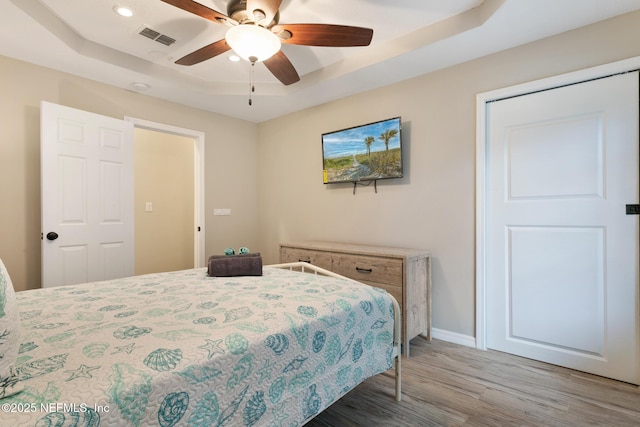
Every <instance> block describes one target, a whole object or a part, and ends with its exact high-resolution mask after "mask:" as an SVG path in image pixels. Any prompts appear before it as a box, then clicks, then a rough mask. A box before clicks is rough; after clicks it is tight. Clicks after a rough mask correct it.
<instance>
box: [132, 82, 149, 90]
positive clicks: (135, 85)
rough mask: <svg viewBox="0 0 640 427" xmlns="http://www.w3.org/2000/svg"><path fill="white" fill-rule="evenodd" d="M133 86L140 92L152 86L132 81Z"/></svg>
mask: <svg viewBox="0 0 640 427" xmlns="http://www.w3.org/2000/svg"><path fill="white" fill-rule="evenodd" d="M131 86H133V88H134V89H135V90H137V91H139V92H144V91H145V90H148V89H149V88H150V87H151V86H149V85H148V84H146V83H142V82H133V83H131Z"/></svg>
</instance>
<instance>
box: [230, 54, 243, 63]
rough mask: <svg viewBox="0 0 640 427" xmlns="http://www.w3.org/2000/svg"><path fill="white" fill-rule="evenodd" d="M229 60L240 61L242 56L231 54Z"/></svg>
mask: <svg viewBox="0 0 640 427" xmlns="http://www.w3.org/2000/svg"><path fill="white" fill-rule="evenodd" d="M229 61H231V62H238V61H240V57H239V56H238V55H231V56H230V57H229Z"/></svg>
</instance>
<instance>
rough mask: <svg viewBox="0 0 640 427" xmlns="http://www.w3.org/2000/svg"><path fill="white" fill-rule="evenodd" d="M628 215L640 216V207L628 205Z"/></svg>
mask: <svg viewBox="0 0 640 427" xmlns="http://www.w3.org/2000/svg"><path fill="white" fill-rule="evenodd" d="M627 215H640V205H627Z"/></svg>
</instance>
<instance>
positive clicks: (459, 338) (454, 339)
mask: <svg viewBox="0 0 640 427" xmlns="http://www.w3.org/2000/svg"><path fill="white" fill-rule="evenodd" d="M431 336H432V337H433V338H435V339H438V340H442V341H447V342H451V343H454V344H460V345H464V346H466V347H473V348H476V338H475V337H471V336H469V335H463V334H459V333H457V332H450V331H445V330H443V329H438V328H431Z"/></svg>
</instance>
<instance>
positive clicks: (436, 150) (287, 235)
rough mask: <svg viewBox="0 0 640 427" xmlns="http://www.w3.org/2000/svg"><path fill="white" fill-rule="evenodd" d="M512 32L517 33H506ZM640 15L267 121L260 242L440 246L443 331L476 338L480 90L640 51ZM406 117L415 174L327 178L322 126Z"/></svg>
mask: <svg viewBox="0 0 640 427" xmlns="http://www.w3.org/2000/svg"><path fill="white" fill-rule="evenodd" d="M505 36H508V35H505ZM639 40H640V13H633V14H628V15H625V16H622V17H619V18H616V19H613V20H610V21H606V22H603V23H600V24H596V25H593V26H590V27H586V28H583V29H579V30H576V31H572V32H568V33H565V34H562V35H559V36H556V37H553V38H550V39H546V40H542V41H539V42H536V43H531V44H528V45H525V46H522V47H519V48H515V49H511V50H508V51H505V52H501V53H498V54H494V55H491V56H487V57H484V58H481V59H478V60H475V61H472V62H469V63H465V64H462V65H459V66H455V67H451V68H448V69H446V70H442V71H439V72H434V73H431V74H428V75H424V76H420V77H417V78H414V79H411V80H407V81H404V82H401V83H398V84H394V85H391V86H387V87H384V88H381V89H377V90H374V91H371V92H367V93H363V94H360V95H356V96H352V97H349V98H345V99H342V100H339V101H336V102H332V103H329V104H325V105H322V106H319V107H316V108H311V109H308V110H305V111H302V112H298V113H295V114H290V115H287V116H285V117H282V118H279V119H275V120H271V121H269V122H265V123H261V124H260V125H259V148H258V153H259V156H258V157H259V159H260V162H259V173H258V182H259V184H258V197H259V201H258V206H259V212H260V214H259V219H258V221H259V222H258V226H259V230H260V247H261V250H262V252H263V255H264V256H265V258H266V262H275V261H277V260H278V244H279V243H280V242H283V241H297V240H311V239H319V240H329V241H331V240H333V241H341V242H353V243H365V244H379V245H392V246H403V247H409V248H418V249H428V250H430V251H431V252H432V255H433V324H434V327H435V328H439V329H442V330H446V331H450V332H455V333H459V334H463V335H467V336H474V335H475V310H474V307H475V250H474V245H475V238H474V233H475V201H474V197H475V142H476V132H475V130H476V127H475V126H476V123H475V114H476V104H475V103H476V95H477V94H478V93H481V92H485V91H489V90H492V89H498V88H502V87H507V86H510V85H514V84H518V83H523V82H527V81H531V80H536V79H541V78H545V77H549V76H553V75H557V74H562V73H565V72H570V71H574V70H579V69H583V68H588V67H591V66H595V65H600V64H603V63H608V62H613V61H616V60H621V59H625V58H628V57H633V56H639V55H640V42H639ZM394 116H402V120H403V128H402V132H403V142H404V144H405V145H404V153H405V156H406V157H405V161H406V163H405V178H402V179H398V180H390V181H380V182H378V194H375V193H374V189H373V186H371V187H358V189H357V192H356V194H355V195H353V194H352V190H353V187H352V186H351V185H330V186H328V185H324V184H322V166H321V163H322V160H321V159H322V154H321V142H320V135H321V133H323V132H327V131H332V130H336V129H340V128H344V127H349V126H353V125H358V124H362V123H367V122H371V121H375V120H380V119H385V118H389V117H394Z"/></svg>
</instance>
